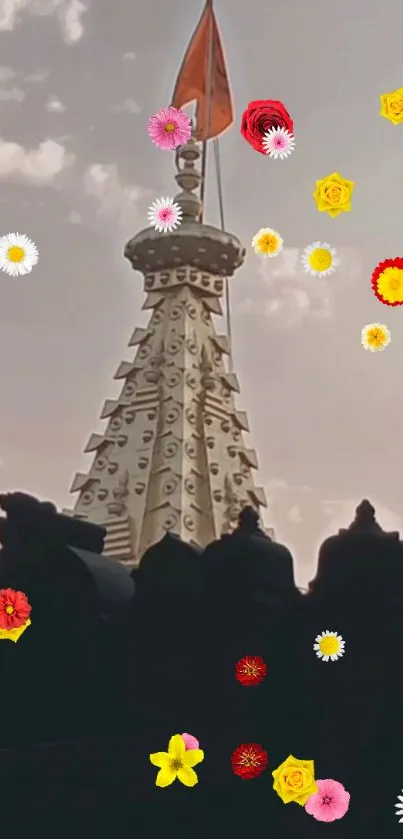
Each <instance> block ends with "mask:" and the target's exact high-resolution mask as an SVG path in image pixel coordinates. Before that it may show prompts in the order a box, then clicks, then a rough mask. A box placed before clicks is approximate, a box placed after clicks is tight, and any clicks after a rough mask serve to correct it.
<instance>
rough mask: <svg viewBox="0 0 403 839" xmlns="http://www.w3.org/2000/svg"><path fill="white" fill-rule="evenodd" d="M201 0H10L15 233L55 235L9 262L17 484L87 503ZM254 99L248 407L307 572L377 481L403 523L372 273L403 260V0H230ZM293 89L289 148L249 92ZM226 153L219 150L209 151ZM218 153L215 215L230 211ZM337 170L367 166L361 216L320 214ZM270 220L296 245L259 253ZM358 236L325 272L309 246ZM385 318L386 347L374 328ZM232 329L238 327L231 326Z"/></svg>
mask: <svg viewBox="0 0 403 839" xmlns="http://www.w3.org/2000/svg"><path fill="white" fill-rule="evenodd" d="M202 6H203V0H191V2H189V0H165V2H164V3H161V0H147V3H140V2H139V0H134V2H133V0H113V3H112V2H111V0H96V2H95V0H93V2H92V3H89V2H86V0H0V234H1V235H2V234H5V233H9V232H17V231H18V232H20V233H25V234H26V235H27V236H29V237H30V238H31V239H32V240H33V241H34V242H35V243H36V244H37V247H38V249H39V253H40V259H39V262H38V265H37V266H36V267H35V268H34V270H33V271H32V273H31V274H30V275H27V276H25V277H20V278H18V279H13V278H10V277H9V276H7V275H6V274H4V273H2V274H0V490H1V491H6V490H13V489H23V490H25V491H28V492H31V493H33V494H36V495H38V496H39V497H41V498H42V497H43V498H49V499H52V500H53V501H54V502H55V503H56V504H58V505H59V506H60V507H63V506H67V507H70V506H71V505H72V501H73V500H74V499H73V498H72V496H70V495H69V488H70V486H71V482H72V478H73V476H74V474H75V472H76V471H84V472H85V471H87V470H88V468H89V466H90V462H91V461H90V456H88V455H83V453H82V452H83V448H84V445H85V444H86V442H87V440H88V438H89V436H90V433H91V432H93V431H102V429H103V427H104V424H103V423H102V422H101V421H100V420H99V419H98V418H99V414H100V410H101V407H102V404H103V402H104V400H105V399H106V398H114V397H116V396H117V394H118V392H119V386H118V383H117V382H113V375H114V373H115V371H116V369H117V366H118V364H119V362H120V361H121V360H122V359H128V360H130V359H131V358H132V355H131V350H128V349H127V343H128V340H129V338H130V336H131V334H132V332H133V328H134V326H136V325H139V326H140V325H144V324H145V322H146V316H145V314H144V312H141V304H142V300H143V290H142V278H141V276H140V275H139V274H137V273H135V272H133V270H132V269H131V267H130V265H129V263H128V262H127V261H126V260H125V259H124V257H123V249H124V245H125V243H126V241H127V240H128V239H129V238H130V237H132V236H133V235H135V234H136V232H137V231H138V230H139V229H141V228H143V227H146V226H147V209H148V206H149V205H150V203H151V202H152V201H153V200H155V198H157V197H161V196H162V195H170V194H172V195H174V194H175V192H176V187H175V184H174V181H173V174H174V167H173V159H172V156H171V155H170V154H168V153H166V154H164V153H162V152H160V151H158V150H157V149H156V148H155V147H154V146H153V145H152V144H151V143H150V140H149V138H148V135H147V120H148V117H149V116H150V115H151V114H153V113H155V112H156V111H158V110H159V109H160V108H161V107H164V106H165V105H167V104H168V103H169V101H170V98H171V94H172V90H173V85H174V81H175V77H176V74H177V71H178V69H179V66H180V63H181V60H182V57H183V53H184V51H185V49H186V46H187V43H188V40H189V38H190V35H191V33H192V31H193V29H194V27H195V25H196V22H197V20H198V18H199V16H200V13H201V9H202ZM215 11H216V16H217V20H218V23H219V26H220V30H221V34H222V39H223V43H224V47H225V52H226V57H227V64H228V69H229V76H230V81H231V88H232V93H233V98H234V103H235V113H236V118H235V124H234V127H233V128H232V129H231V130H230V131H228V132H227V133H226V134H225V135H224V136H223V138H222V139H221V141H220V151H221V168H222V178H223V192H224V202H225V222H226V227H227V229H228V230H229V231H231V232H232V233H234V234H235V235H237V236H238V237H239V238H240V239H241V241H242V243H243V244H244V245H245V247H246V248H247V259H246V262H245V265H244V267H243V268H242V269H241V270H240V271H238V273H237V274H236V276H235V277H234V278H232V279H231V282H230V292H231V314H232V334H233V354H234V365H235V371H236V373H237V375H238V378H239V380H240V383H241V394H240V396H239V397H238V408H239V409H241V410H246V411H247V413H248V417H249V423H250V426H251V435H250V439H249V441H248V442H249V445H250V446H252V447H254V448H255V449H256V450H257V453H258V458H259V466H260V468H259V475H258V479H257V483H258V484H259V485H263V486H264V487H265V489H266V493H267V495H268V498H269V502H270V507H269V510H268V512H267V514H266V517H265V522H266V524H267V525H274V527H275V530H276V534H277V537H278V538H279V539H280V540H281V541H283V542H285V543H286V544H288V545H289V547H290V548H291V550H292V551H293V553H294V556H295V559H296V571H297V579H298V581H299V582H300V583H301V584H305V583H306V582H307V580H309V579H310V578H312V576H313V575H314V569H315V565H316V555H317V548H318V545H319V543H320V541H322V540H323V538H325V536H326V535H328V534H329V533H332V532H335V531H337V530H338V528H339V527H341V526H343V525H347V524H348V523H349V522H350V521H351V519H352V517H353V514H354V508H355V506H356V504H357V503H358V502H359V500H360V499H362V498H363V497H368V498H370V499H371V501H372V502H373V503H374V505H375V506H376V507H377V512H378V518H379V521H380V523H381V525H382V526H383V527H384V528H385V529H387V530H395V529H403V526H402V519H403V511H402V506H403V491H402V479H401V477H402V475H401V473H402V431H401V429H402V421H403V385H402V382H403V310H402V309H401V308H400V307H396V308H393V309H391V308H390V307H386V306H383V305H382V304H381V303H380V302H379V301H378V300H377V299H376V298H375V297H374V296H373V293H372V291H371V284H370V280H371V274H372V271H373V269H374V268H375V266H376V265H377V264H378V263H379V262H381V261H382V260H383V259H386V258H389V257H396V256H403V253H402V250H403V241H402V239H403V197H402V196H403V193H402V178H403V125H401V126H393V125H392V124H391V123H390V122H388V121H387V120H385V119H383V118H382V117H380V116H379V97H380V95H381V94H382V93H386V92H389V91H392V90H394V89H396V88H399V87H403V6H402V4H401V3H400V0H384V2H383V3H382V4H380V3H378V2H377V0H354V3H352V2H351V0H338V2H337V3H334V2H330V1H329V0H305V2H303V3H302V2H301V0H282V2H281V3H277V4H276V3H267V0H249V2H248V3H241V2H239V0H215ZM254 99H277V100H280V101H282V102H283V103H284V105H285V106H286V108H287V109H288V111H289V112H290V114H291V116H292V118H293V120H294V131H295V137H296V148H295V151H294V153H293V154H292V155H291V156H290V157H289V158H288V159H287V160H285V161H280V160H278V161H272V160H269V159H268V158H265V157H263V156H262V155H260V154H258V153H257V152H255V151H253V149H252V148H251V147H250V146H249V145H248V144H247V143H246V142H245V140H244V139H243V138H242V136H241V134H240V131H239V124H240V118H241V115H242V112H243V110H244V109H245V108H246V106H247V104H248V102H249V101H251V100H254ZM210 157H211V158H212V157H213V156H212V154H211V155H210ZM211 169H212V165H211V167H210V170H209V175H208V183H207V193H208V197H207V208H206V221H207V222H208V223H210V224H217V225H218V224H219V214H218V204H217V198H216V191H215V183H214V172H213V171H211ZM334 171H338V172H340V173H341V175H342V176H343V177H345V178H347V179H348V180H353V181H354V182H355V184H356V186H355V191H354V195H353V205H352V211H351V212H350V213H343V214H342V215H340V216H338V217H337V218H333V219H332V218H330V217H329V216H328V215H327V214H325V213H319V212H318V211H317V209H316V205H315V202H314V200H313V198H312V192H313V190H314V188H315V182H316V181H317V180H318V179H320V178H323V177H325V176H326V175H328V174H330V173H332V172H334ZM261 227H272V228H274V229H275V230H278V231H279V232H280V233H281V235H282V237H283V239H284V250H283V252H282V253H281V254H280V255H279V256H278V257H277V258H276V260H265V261H262V260H261V259H259V258H258V257H256V256H255V254H254V253H253V250H252V248H251V241H252V237H253V235H254V234H255V233H256V231H257V230H258V229H259V228H261ZM317 240H320V241H325V242H329V243H330V244H331V245H332V246H333V247H335V248H336V250H337V251H338V255H339V258H340V265H339V267H338V269H337V271H336V273H335V274H333V275H332V276H330V277H327V278H322V279H314V278H311V277H310V276H308V275H306V274H303V273H302V271H301V270H300V260H299V253H300V250H301V249H302V248H304V247H305V246H306V245H308V244H310V243H311V242H314V241H317ZM374 321H379V322H381V323H385V324H386V325H387V326H388V327H389V329H390V331H391V334H392V341H391V344H390V346H389V347H388V348H387V349H386V350H385V351H384V352H380V353H369V352H366V351H365V350H364V349H363V347H362V346H361V330H362V328H363V327H364V326H365V325H366V324H368V323H371V322H374ZM220 331H221V332H222V331H223V327H221V329H220Z"/></svg>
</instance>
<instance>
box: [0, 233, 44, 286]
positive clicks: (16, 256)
mask: <svg viewBox="0 0 403 839" xmlns="http://www.w3.org/2000/svg"><path fill="white" fill-rule="evenodd" d="M38 258H39V254H38V248H37V247H36V245H35V244H34V243H33V242H31V239H28V236H25V235H24V234H22V233H21V234H20V233H7V235H6V236H2V237H1V239H0V269H1V270H2V271H5V273H6V274H10V276H11V277H18V276H22V275H23V274H29V273H30V271H32V269H33V267H34V265H36V263H37V262H38Z"/></svg>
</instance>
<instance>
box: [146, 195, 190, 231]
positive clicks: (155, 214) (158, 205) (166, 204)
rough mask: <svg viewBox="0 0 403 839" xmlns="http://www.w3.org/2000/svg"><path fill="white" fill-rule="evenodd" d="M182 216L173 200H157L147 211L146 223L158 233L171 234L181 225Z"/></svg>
mask: <svg viewBox="0 0 403 839" xmlns="http://www.w3.org/2000/svg"><path fill="white" fill-rule="evenodd" d="M182 215H183V213H182V209H181V207H180V206H179V204H175V201H174V199H173V198H158V199H157V201H154V204H151V207H150V208H149V210H148V221H149V222H150V224H152V226H153V227H154V228H155V230H158V231H159V233H172V231H173V230H176V228H177V227H179V225H180V224H181V222H182Z"/></svg>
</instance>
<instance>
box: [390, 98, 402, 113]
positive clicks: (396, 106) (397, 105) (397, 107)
mask: <svg viewBox="0 0 403 839" xmlns="http://www.w3.org/2000/svg"><path fill="white" fill-rule="evenodd" d="M390 110H391V111H392V113H394V114H396V115H399V114H401V113H402V112H403V102H402V100H401V99H398V100H397V101H396V100H395V101H392V102H391V103H390Z"/></svg>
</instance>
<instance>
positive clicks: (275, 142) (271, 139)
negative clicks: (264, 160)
mask: <svg viewBox="0 0 403 839" xmlns="http://www.w3.org/2000/svg"><path fill="white" fill-rule="evenodd" d="M262 146H263V149H264V151H265V152H266V154H268V155H269V157H271V158H272V159H273V160H277V158H278V157H279V158H280V160H284V159H285V158H286V157H289V155H290V154H291V152H293V151H294V148H295V138H294V135H293V134H291V132H290V131H287V129H286V128H271V129H270V131H267V133H266V134H265V135H264V136H263V139H262Z"/></svg>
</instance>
